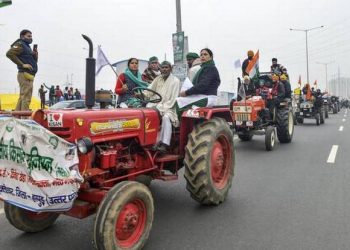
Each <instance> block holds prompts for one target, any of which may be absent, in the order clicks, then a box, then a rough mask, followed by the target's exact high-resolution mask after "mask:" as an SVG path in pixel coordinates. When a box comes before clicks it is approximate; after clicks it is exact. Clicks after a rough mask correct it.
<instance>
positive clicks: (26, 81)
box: [6, 30, 38, 110]
mask: <svg viewBox="0 0 350 250" xmlns="http://www.w3.org/2000/svg"><path fill="white" fill-rule="evenodd" d="M32 41H33V39H32V32H31V31H29V30H22V31H21V33H20V38H19V39H17V40H16V41H15V42H14V43H13V44H12V45H11V48H10V50H9V51H7V53H6V56H7V57H8V58H10V60H11V61H12V62H14V63H15V64H16V65H17V68H18V74H17V81H18V83H19V89H20V93H19V98H18V102H17V106H16V110H29V105H30V102H31V99H32V93H33V82H34V77H35V74H36V72H37V71H38V65H37V61H38V51H37V48H36V46H35V45H34V48H33V50H32V49H31V47H30V44H31V43H32Z"/></svg>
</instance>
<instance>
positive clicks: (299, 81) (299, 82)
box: [298, 75, 301, 86]
mask: <svg viewBox="0 0 350 250" xmlns="http://www.w3.org/2000/svg"><path fill="white" fill-rule="evenodd" d="M298 84H299V86H301V75H299V80H298Z"/></svg>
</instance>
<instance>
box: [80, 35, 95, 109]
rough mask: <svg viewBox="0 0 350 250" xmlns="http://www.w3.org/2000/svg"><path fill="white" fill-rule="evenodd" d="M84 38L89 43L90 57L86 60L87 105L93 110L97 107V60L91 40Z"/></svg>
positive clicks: (84, 36)
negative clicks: (94, 56)
mask: <svg viewBox="0 0 350 250" xmlns="http://www.w3.org/2000/svg"><path fill="white" fill-rule="evenodd" d="M82 36H83V38H84V39H85V40H86V41H87V42H88V43H89V57H88V58H86V74H85V105H86V107H87V108H88V109H92V107H93V106H94V105H95V71H96V59H95V58H93V44H92V41H91V39H90V38H89V37H88V36H86V35H82Z"/></svg>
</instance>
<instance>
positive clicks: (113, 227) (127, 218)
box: [94, 181, 154, 250]
mask: <svg viewBox="0 0 350 250" xmlns="http://www.w3.org/2000/svg"><path fill="white" fill-rule="evenodd" d="M153 214H154V205H153V198H152V194H151V192H150V191H149V189H148V188H147V187H146V186H145V185H143V184H141V183H138V182H134V181H123V182H120V183H118V184H117V185H115V186H114V187H113V188H112V189H111V190H110V191H109V192H108V193H107V195H106V196H105V198H104V199H103V201H102V202H101V204H100V206H99V208H98V211H97V215H96V219H95V224H94V245H95V247H96V249H98V250H119V249H132V250H136V249H141V248H142V247H143V246H144V245H145V243H146V241H147V239H148V236H149V233H150V231H151V228H152V223H153Z"/></svg>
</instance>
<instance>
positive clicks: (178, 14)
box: [176, 0, 182, 32]
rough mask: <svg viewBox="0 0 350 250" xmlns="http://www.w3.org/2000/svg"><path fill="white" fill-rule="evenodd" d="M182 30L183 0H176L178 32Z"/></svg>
mask: <svg viewBox="0 0 350 250" xmlns="http://www.w3.org/2000/svg"><path fill="white" fill-rule="evenodd" d="M181 31H182V24H181V0H176V32H181Z"/></svg>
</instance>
